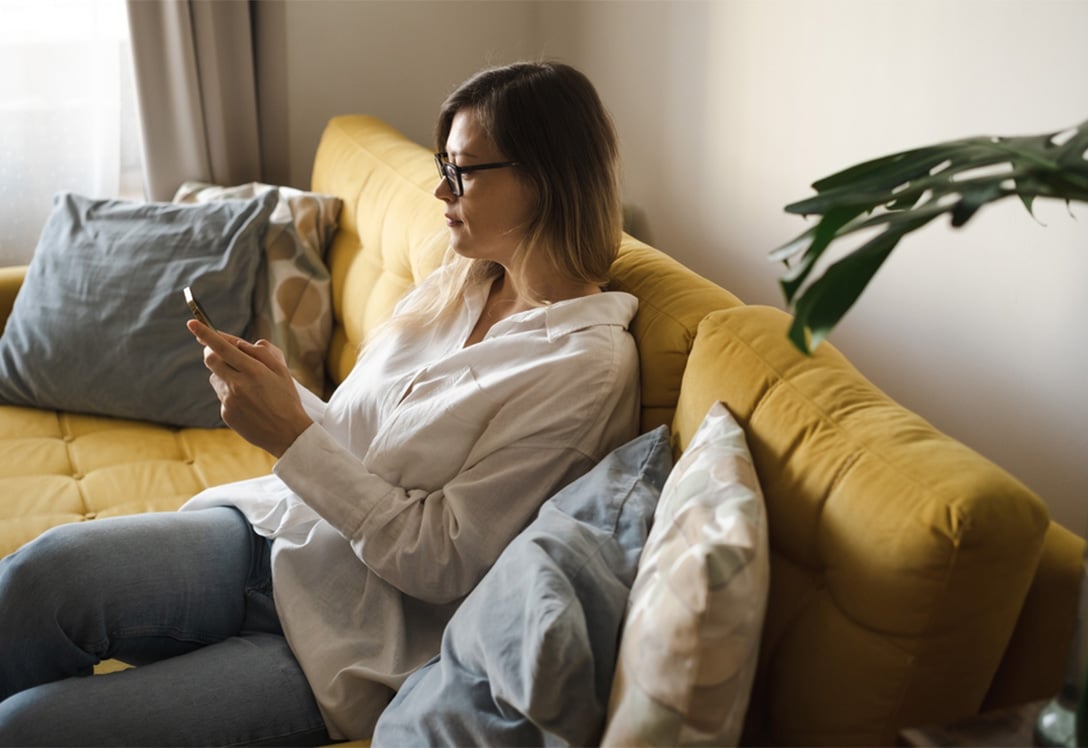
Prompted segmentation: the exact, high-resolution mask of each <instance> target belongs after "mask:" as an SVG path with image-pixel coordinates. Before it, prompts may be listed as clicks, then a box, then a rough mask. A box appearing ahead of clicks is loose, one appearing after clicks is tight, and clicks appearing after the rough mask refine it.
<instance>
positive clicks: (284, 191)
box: [174, 182, 342, 395]
mask: <svg viewBox="0 0 1088 748" xmlns="http://www.w3.org/2000/svg"><path fill="white" fill-rule="evenodd" d="M271 190H277V191H278V192H279V201H278V202H277V204H276V207H275V209H274V210H273V212H272V216H271V218H270V219H269V224H268V230H267V232H266V233H265V236H264V238H263V240H262V249H263V250H264V256H263V257H262V260H261V265H260V268H259V269H258V276H257V285H256V288H255V289H254V293H253V326H252V327H251V330H252V334H253V336H254V338H255V339H256V338H265V339H267V340H269V341H271V342H272V343H274V344H275V345H276V346H278V347H279V348H280V349H282V350H283V352H284V354H286V356H287V365H288V367H289V368H290V369H291V374H292V375H294V377H295V379H297V380H298V381H299V382H300V383H301V384H302V385H303V386H305V387H306V388H307V389H309V390H310V391H311V392H314V393H315V394H317V395H323V394H324V389H325V355H326V353H327V351H328V347H329V341H330V339H331V337H332V288H331V282H330V276H329V270H328V268H327V267H326V266H325V254H326V252H327V250H328V246H329V242H330V241H331V240H332V236H333V234H334V233H335V232H336V228H337V226H338V225H339V219H340V208H341V207H342V201H341V200H340V198H338V197H334V196H332V195H322V194H319V193H316V192H303V191H302V190H298V189H295V188H293V187H275V186H273V185H270V184H262V183H260V182H250V183H249V184H243V185H238V186H235V187H219V186H216V185H211V184H206V183H204V182H186V183H185V184H183V185H182V186H181V187H180V188H179V189H178V191H177V193H176V194H175V195H174V202H175V203H182V204H186V203H189V204H199V203H207V202H211V201H215V200H248V199H251V198H253V197H256V196H258V195H263V194H265V193H267V192H269V191H271Z"/></svg>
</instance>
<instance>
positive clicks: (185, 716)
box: [0, 508, 331, 746]
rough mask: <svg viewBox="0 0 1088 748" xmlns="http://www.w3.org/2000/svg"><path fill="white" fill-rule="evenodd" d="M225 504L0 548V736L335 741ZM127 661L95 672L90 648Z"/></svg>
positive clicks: (261, 571) (257, 553)
mask: <svg viewBox="0 0 1088 748" xmlns="http://www.w3.org/2000/svg"><path fill="white" fill-rule="evenodd" d="M269 554H270V544H269V542H268V541H267V540H265V539H264V538H261V537H259V536H258V535H256V534H255V533H254V532H253V530H252V528H251V527H250V526H249V523H248V522H247V521H246V520H245V518H244V517H243V516H242V515H241V514H240V513H239V512H237V511H236V510H234V509H229V508H222V509H208V510H204V511H199V512H182V513H169V514H142V515H136V516H132V517H119V518H116V519H100V520H95V521H93V522H87V523H80V524H74V525H63V526H61V527H56V528H54V529H52V530H50V531H48V532H46V533H44V534H43V535H41V536H40V537H39V538H38V539H36V540H34V541H33V542H31V543H28V544H27V545H26V546H24V547H23V548H21V549H20V550H18V551H16V552H15V553H13V554H11V555H10V556H8V557H7V558H4V559H2V560H0V745H57V746H59V745H102V746H106V745H277V744H282V745H307V744H311V745H312V744H321V743H328V742H331V740H330V738H329V736H328V733H327V732H326V730H325V724H324V721H323V720H322V718H321V714H320V712H319V711H318V708H317V704H316V703H315V702H314V698H313V694H312V692H311V690H310V687H309V684H308V683H307V682H306V678H305V676H304V675H303V673H302V671H301V669H300V668H299V665H298V663H297V661H296V660H295V658H294V655H292V654H291V650H290V649H289V648H288V646H287V642H286V640H285V639H284V636H283V631H282V629H281V628H280V624H279V618H278V617H277V615H276V606H275V603H274V602H273V601H272V575H271V570H270V565H269ZM107 658H117V659H120V660H123V661H124V662H127V663H129V664H132V665H136V667H135V668H133V669H131V670H126V671H124V672H120V673H115V674H110V675H96V676H94V677H89V678H85V677H76V676H86V675H90V674H91V671H92V668H93V667H94V665H95V664H96V663H97V662H99V661H100V660H103V659H107Z"/></svg>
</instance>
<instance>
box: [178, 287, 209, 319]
mask: <svg viewBox="0 0 1088 748" xmlns="http://www.w3.org/2000/svg"><path fill="white" fill-rule="evenodd" d="M182 293H184V294H185V303H186V304H188V305H189V311H190V312H192V313H193V316H194V317H195V318H196V319H198V320H200V321H201V322H203V323H204V324H205V325H207V326H208V327H210V328H212V329H213V330H214V329H215V325H213V324H212V319H211V317H209V316H208V313H207V312H205V311H204V307H202V306H200V302H199V301H197V300H196V296H195V295H194V294H193V289H192V287H191V286H186V287H185V289H184V291H183V292H182Z"/></svg>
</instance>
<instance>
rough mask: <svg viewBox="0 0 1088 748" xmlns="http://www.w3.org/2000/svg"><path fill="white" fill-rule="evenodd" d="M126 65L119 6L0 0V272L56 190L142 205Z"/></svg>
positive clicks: (22, 253) (92, 0) (118, 2)
mask: <svg viewBox="0 0 1088 748" xmlns="http://www.w3.org/2000/svg"><path fill="white" fill-rule="evenodd" d="M131 59H132V57H131V51H130V47H129V34H128V23H127V18H126V15H125V2H124V0H0V71H2V72H0V265H13V264H21V263H25V262H28V261H29V260H30V257H31V255H32V254H33V251H34V247H35V245H36V244H37V241H38V236H39V235H40V234H41V229H42V226H43V224H44V222H45V219H46V218H47V217H48V215H49V212H50V210H51V208H52V198H53V195H54V194H55V193H56V192H58V191H61V190H67V191H71V192H78V193H81V194H84V195H88V196H91V197H117V196H122V197H141V196H142V192H143V187H142V176H141V164H140V145H139V124H138V117H137V112H136V106H135V95H134V85H133V82H132V63H131Z"/></svg>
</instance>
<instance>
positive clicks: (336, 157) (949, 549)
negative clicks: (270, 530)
mask: <svg viewBox="0 0 1088 748" xmlns="http://www.w3.org/2000/svg"><path fill="white" fill-rule="evenodd" d="M436 181H437V175H436V174H435V171H434V162H433V160H432V159H431V156H430V152H429V150H428V149H427V148H425V147H423V146H420V145H418V144H415V143H412V142H411V141H409V140H407V139H406V138H404V137H403V136H402V135H400V134H399V133H397V132H396V131H395V130H393V129H392V128H390V127H389V126H388V125H386V124H385V123H383V122H381V121H380V120H377V119H375V118H373V117H366V116H354V115H353V116H344V117H337V118H334V119H333V120H331V121H330V122H329V124H328V127H327V129H326V131H325V133H324V135H323V137H322V140H321V143H320V146H319V148H318V152H317V156H316V160H315V165H314V173H313V184H312V187H311V189H313V190H315V191H317V192H322V193H326V194H332V195H336V196H338V197H340V198H341V199H342V200H343V201H344V204H343V209H342V211H341V216H340V229H339V230H338V232H337V234H336V236H335V237H334V240H333V243H332V246H331V248H330V250H329V255H328V261H329V263H330V273H331V276H332V297H333V309H334V315H335V323H334V332H333V341H332V344H331V346H330V350H329V354H328V357H327V364H328V367H327V368H328V372H329V376H330V379H331V381H330V386H335V384H336V382H338V381H340V380H342V378H343V377H344V376H345V375H346V373H347V372H348V371H349V370H350V368H351V366H352V364H353V363H354V360H355V357H356V355H357V352H358V350H359V346H360V345H361V344H362V343H363V342H364V341H365V339H366V336H367V335H369V334H371V333H372V332H373V331H374V329H376V327H377V326H378V325H379V324H381V322H382V321H384V320H385V319H386V318H387V317H388V315H389V313H390V312H391V310H392V308H393V305H394V304H395V303H396V301H397V299H399V298H400V297H401V296H402V295H403V294H404V292H405V291H406V290H407V289H408V288H410V287H411V285H412V284H413V283H415V282H416V281H418V280H419V279H421V278H422V277H424V276H425V275H426V274H427V273H428V272H429V271H430V270H431V269H433V268H434V267H436V266H437V264H438V263H439V261H440V260H441V257H442V255H443V253H444V251H445V248H446V243H445V231H444V226H443V224H442V217H441V211H440V210H438V209H437V208H438V205H437V202H436V200H435V198H434V197H433V195H432V191H433V188H434V186H435V184H436ZM24 271H25V270H24V269H22V268H11V269H0V323H2V322H3V321H4V320H6V318H7V315H8V313H9V312H10V308H11V302H12V299H13V298H14V296H15V293H16V291H17V289H18V287H19V283H20V282H21V279H22V276H23V273H24ZM614 271H615V272H614V275H615V282H614V286H615V287H616V288H618V289H621V290H625V291H629V292H631V293H633V294H635V295H636V296H638V297H639V299H640V310H639V313H638V315H637V317H636V318H635V321H634V324H633V332H634V335H635V337H636V340H637V342H638V345H639V351H640V359H641V373H642V378H643V379H642V383H643V393H642V395H643V411H642V424H643V427H644V428H646V429H649V428H652V427H653V426H656V425H658V424H662V423H668V424H671V425H672V427H673V438H674V447H675V451H676V452H677V454H679V453H680V451H681V450H682V449H683V447H684V446H685V445H686V444H687V443H688V441H689V440H690V439H691V436H692V433H693V432H694V430H695V428H696V427H697V426H698V424H699V423H700V421H701V420H702V418H703V416H704V415H705V414H706V412H707V409H708V407H709V406H710V404H711V402H713V401H716V400H721V401H723V402H724V403H725V404H726V405H727V407H728V408H729V409H730V410H731V411H732V412H733V413H734V414H735V415H736V417H737V420H738V422H740V423H741V425H742V426H743V427H744V428H745V430H746V433H747V437H748V442H749V446H750V448H751V451H752V454H753V458H754V460H755V464H756V469H757V473H758V476H759V479H760V482H761V485H762V487H763V490H764V494H765V496H766V501H767V510H768V523H769V530H770V544H771V557H772V562H771V563H772V568H771V593H770V599H769V605H768V611H767V617H766V622H765V626H764V631H763V645H762V647H761V652H760V665H759V670H758V672H757V675H756V682H755V687H754V690H753V693H752V699H751V703H750V709H749V716H748V721H747V726H746V731H747V739H748V740H751V741H760V742H768V741H769V742H786V743H801V744H809V745H816V744H839V745H845V744H880V743H892V742H894V739H895V733H896V731H897V729H898V728H900V727H905V726H910V725H914V724H919V723H932V722H938V721H941V720H944V719H950V718H954V717H959V716H964V715H967V714H971V713H973V712H975V711H977V710H978V709H979V708H981V707H984V706H996V705H1005V704H1009V703H1014V702H1016V701H1024V700H1028V699H1032V698H1040V697H1044V696H1048V695H1050V694H1051V693H1053V691H1054V690H1055V689H1056V688H1057V685H1058V682H1059V678H1060V674H1061V670H1062V666H1063V664H1064V655H1065V648H1066V646H1067V643H1068V641H1069V634H1070V632H1071V631H1072V619H1073V617H1072V611H1073V608H1074V606H1075V603H1076V593H1077V581H1078V576H1077V575H1078V574H1079V570H1080V557H1081V553H1082V551H1083V546H1084V544H1083V541H1082V540H1081V539H1080V538H1077V537H1076V536H1074V535H1073V534H1072V533H1070V532H1069V531H1068V530H1065V529H1064V528H1061V527H1059V526H1057V525H1055V524H1053V523H1052V522H1050V521H1049V519H1048V515H1047V512H1046V509H1045V507H1044V505H1043V504H1042V502H1041V501H1040V500H1039V499H1038V498H1037V497H1035V496H1033V495H1032V494H1031V493H1030V492H1029V491H1027V489H1025V488H1024V487H1023V486H1022V485H1020V484H1019V483H1017V482H1016V481H1015V480H1013V479H1012V478H1011V477H1010V476H1008V475H1007V474H1006V473H1005V472H1003V471H1002V470H1000V469H999V468H997V467H996V466H994V465H993V464H992V463H989V462H988V461H986V460H985V459H983V458H982V457H980V456H979V455H977V454H976V453H974V452H972V451H971V450H969V449H967V448H966V447H964V446H963V445H960V444H958V443H957V442H955V441H954V440H952V439H950V438H948V437H946V436H944V435H942V434H940V433H939V432H937V431H936V430H935V429H933V428H932V427H931V426H930V425H929V424H927V423H925V422H924V421H923V420H922V419H920V418H918V417H917V416H916V415H913V414H911V413H910V412H908V411H906V410H905V409H903V408H901V407H900V406H898V405H896V404H895V403H894V402H892V401H891V400H889V399H888V398H887V397H886V396H885V395H883V394H882V393H881V392H880V391H879V390H877V389H876V388H875V387H873V386H872V385H871V384H870V383H868V382H867V381H866V380H865V379H864V378H863V377H861V375H860V374H858V372H857V371H856V370H855V369H854V368H853V367H852V366H851V365H850V364H849V363H848V362H847V361H846V360H845V359H843V358H842V356H841V355H839V354H838V353H837V352H836V351H835V350H834V348H833V347H831V346H830V345H828V344H826V343H825V344H824V345H823V346H821V347H820V348H819V349H818V351H817V353H816V355H815V356H814V357H812V358H807V357H804V356H801V355H799V354H798V353H797V352H796V351H795V350H794V349H793V348H792V347H791V346H790V344H789V343H788V341H787V339H786V334H785V333H786V327H787V318H786V316H785V315H784V314H783V313H782V312H779V311H776V310H773V309H769V308H760V307H751V306H744V305H743V304H742V303H741V302H740V300H739V299H737V298H736V297H735V296H734V295H733V294H731V293H729V292H728V291H726V290H724V289H722V288H720V287H719V286H717V285H715V284H713V283H711V282H709V281H708V280H706V279H704V278H701V277H699V276H698V275H696V274H695V273H693V272H691V271H690V270H688V269H687V268H685V267H684V266H683V265H681V264H680V263H678V262H676V261H675V260H673V259H671V258H669V257H668V256H666V255H665V254H663V253H662V252H659V251H658V250H656V249H653V248H651V247H649V246H647V245H645V244H642V243H640V242H637V241H635V240H634V239H631V238H629V237H627V238H625V239H624V243H623V247H622V250H621V255H620V257H619V259H618V260H617V262H616V264H615V266H614ZM271 465H272V459H271V458H270V457H268V456H267V455H265V454H264V453H262V452H260V451H259V450H256V449H255V448H252V447H250V446H249V445H247V444H245V443H244V442H243V441H242V440H240V439H239V438H237V437H236V436H235V435H233V434H232V433H231V432H229V431H226V430H201V429H183V430H177V429H170V428H166V427H162V426H158V425H155V424H150V423H139V422H133V421H122V420H116V419H106V418H96V417H91V416H82V415H75V414H66V413H53V412H45V411H37V410H33V409H27V408H14V407H9V406H0V554H4V553H8V552H10V551H11V550H13V549H14V548H16V547H17V546H19V545H20V544H22V543H23V542H26V541H27V540H29V539H31V538H33V537H34V536H35V535H37V534H38V533H40V532H42V531H43V530H45V529H46V528H48V527H51V526H53V525H56V524H59V523H62V522H71V521H81V520H87V519H92V518H94V517H102V516H110V515H114V514H124V513H132V512H142V511H151V510H157V509H173V508H175V507H176V506H177V505H178V504H180V503H181V502H182V501H183V500H184V499H185V498H187V497H188V496H189V495H191V494H192V493H195V492H196V491H199V490H200V489H202V488H204V487H205V486H207V485H210V484H213V483H222V482H226V481H231V480H238V479H242V478H246V477H249V476H252V475H257V474H262V473H267V472H268V471H269V469H270V468H271Z"/></svg>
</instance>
